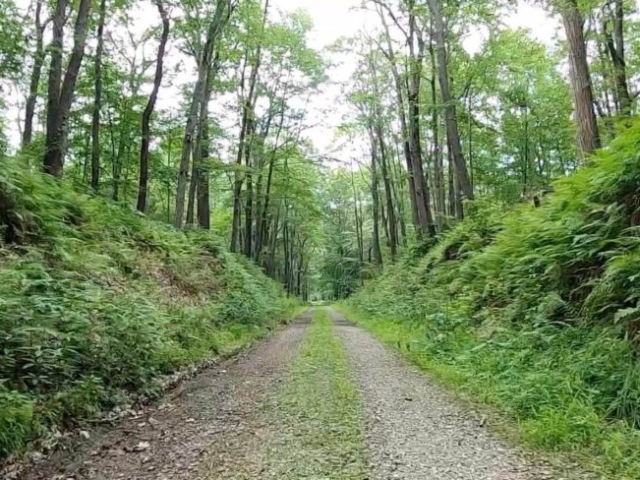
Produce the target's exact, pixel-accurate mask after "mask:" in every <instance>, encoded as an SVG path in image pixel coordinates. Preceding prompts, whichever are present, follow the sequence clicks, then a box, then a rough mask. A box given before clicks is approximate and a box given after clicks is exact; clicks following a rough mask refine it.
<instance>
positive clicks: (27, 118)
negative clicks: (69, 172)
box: [22, 0, 59, 147]
mask: <svg viewBox="0 0 640 480" xmlns="http://www.w3.org/2000/svg"><path fill="white" fill-rule="evenodd" d="M43 3H44V0H38V1H37V3H36V11H35V17H36V18H35V28H36V51H35V54H34V58H33V70H32V71H31V80H30V81H29V96H28V97H27V105H26V109H25V115H24V131H23V132H22V146H23V147H26V146H27V145H29V144H30V143H31V140H32V138H33V117H34V116H35V112H36V103H37V101H38V87H39V86H40V76H41V75H42V66H43V64H44V42H43V36H44V28H45V26H44V25H43V24H42V4H43ZM58 88H59V87H58Z"/></svg>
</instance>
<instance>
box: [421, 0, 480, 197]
mask: <svg viewBox="0 0 640 480" xmlns="http://www.w3.org/2000/svg"><path fill="white" fill-rule="evenodd" d="M427 3H428V5H429V11H430V13H431V17H432V19H433V26H434V28H433V31H432V35H433V36H434V40H435V46H436V58H437V60H438V80H439V83H440V95H441V96H442V102H443V104H444V121H445V129H446V132H447V143H448V145H449V149H450V150H451V155H452V158H453V162H454V163H455V166H456V175H457V176H458V177H459V182H460V186H461V189H462V193H463V194H464V196H465V197H467V198H468V199H473V188H472V187H471V181H470V180H469V173H468V171H467V166H466V164H465V160H464V153H463V152H462V146H461V144H460V134H459V132H458V120H457V117H456V105H455V100H454V99H453V97H452V96H451V90H450V88H449V70H448V67H447V43H446V42H447V40H446V34H445V25H444V19H443V17H442V5H441V3H440V0H427Z"/></svg>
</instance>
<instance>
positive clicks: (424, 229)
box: [407, 13, 436, 236]
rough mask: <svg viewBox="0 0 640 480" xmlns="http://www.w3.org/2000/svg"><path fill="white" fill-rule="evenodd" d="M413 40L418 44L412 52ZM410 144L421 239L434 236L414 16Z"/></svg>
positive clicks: (412, 18)
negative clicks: (424, 153) (424, 160)
mask: <svg viewBox="0 0 640 480" xmlns="http://www.w3.org/2000/svg"><path fill="white" fill-rule="evenodd" d="M414 39H416V40H417V42H418V51H417V52H416V51H415V45H414V43H415V42H414ZM409 52H410V58H409V63H410V65H409V90H408V95H407V103H408V105H409V143H410V150H411V162H412V166H413V181H414V184H415V191H416V204H417V207H418V218H419V221H420V232H421V234H422V235H428V236H435V233H436V232H435V228H434V224H433V217H432V214H431V206H430V203H431V202H430V199H429V188H428V186H427V184H426V182H425V177H424V170H423V166H422V145H421V140H420V82H421V79H422V62H423V60H424V41H423V39H422V32H420V31H419V29H418V25H417V21H416V18H415V15H414V14H413V13H410V14H409Z"/></svg>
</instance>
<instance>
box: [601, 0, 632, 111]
mask: <svg viewBox="0 0 640 480" xmlns="http://www.w3.org/2000/svg"><path fill="white" fill-rule="evenodd" d="M614 2H615V3H614V11H613V12H609V14H608V15H609V17H610V18H611V22H612V23H613V33H612V32H610V31H609V29H608V24H609V21H608V20H607V19H606V18H605V19H604V22H603V31H604V37H605V40H606V44H607V51H608V52H609V56H610V57H611V63H612V64H613V69H614V71H615V88H616V96H617V98H618V113H619V114H620V115H622V116H628V115H630V114H631V95H630V94H629V86H628V84H627V66H626V62H625V54H624V5H623V0H614ZM605 15H606V14H605Z"/></svg>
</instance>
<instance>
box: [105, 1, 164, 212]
mask: <svg viewBox="0 0 640 480" xmlns="http://www.w3.org/2000/svg"><path fill="white" fill-rule="evenodd" d="M103 1H104V0H103ZM154 3H155V4H156V8H157V9H158V13H159V14H160V18H161V19H162V35H161V36H160V45H159V46H158V55H157V57H156V72H155V76H154V78H153V90H152V91H151V95H149V100H148V101H147V106H146V107H145V109H144V112H143V113H142V141H141V145H140V178H139V182H138V202H137V206H136V208H137V209H138V211H139V212H143V213H144V212H145V210H146V209H147V186H148V183H149V143H150V142H151V127H150V122H151V115H152V114H153V110H154V108H155V106H156V101H157V100H158V92H159V91H160V85H162V75H163V73H164V55H165V51H166V49H167V42H168V40H169V28H170V24H169V15H168V13H167V11H166V10H165V8H164V5H163V3H162V0H154Z"/></svg>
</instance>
